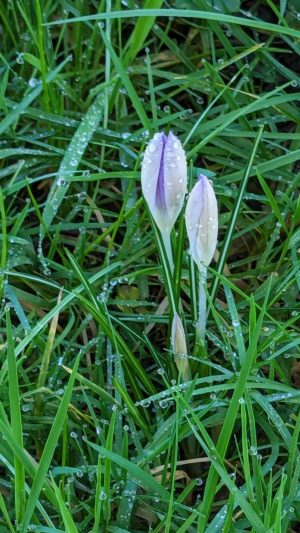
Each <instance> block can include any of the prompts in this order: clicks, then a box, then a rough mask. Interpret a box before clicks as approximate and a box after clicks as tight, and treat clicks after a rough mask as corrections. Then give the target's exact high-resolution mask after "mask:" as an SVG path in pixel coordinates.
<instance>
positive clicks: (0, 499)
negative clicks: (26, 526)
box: [0, 491, 16, 533]
mask: <svg viewBox="0 0 300 533" xmlns="http://www.w3.org/2000/svg"><path fill="white" fill-rule="evenodd" d="M0 511H1V513H2V515H3V518H4V520H5V522H6V524H7V526H8V529H9V531H11V533H15V532H16V530H15V528H14V526H13V525H12V523H11V519H10V517H9V514H8V510H7V507H6V505H5V501H4V498H3V496H2V492H1V491H0Z"/></svg>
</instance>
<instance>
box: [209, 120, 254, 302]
mask: <svg viewBox="0 0 300 533" xmlns="http://www.w3.org/2000/svg"><path fill="white" fill-rule="evenodd" d="M263 130H264V127H263V126H261V127H260V128H259V130H258V134H257V137H256V140H255V143H254V146H253V150H252V153H251V156H250V158H249V162H248V165H247V168H246V171H245V174H244V177H243V179H242V181H241V184H240V188H239V191H238V194H237V198H236V203H235V206H234V210H233V212H232V214H231V218H230V223H229V225H228V228H227V231H226V235H225V237H224V240H223V246H222V250H221V253H220V257H219V261H218V264H217V268H216V271H217V273H218V274H222V272H223V269H224V266H225V262H226V258H227V254H228V251H229V247H230V243H231V240H232V236H233V232H234V228H235V225H236V220H237V216H238V214H239V210H240V207H241V203H242V200H243V196H244V193H245V190H246V186H247V183H248V178H249V175H250V170H251V167H252V165H253V161H254V158H255V155H256V152H257V149H258V146H259V143H260V140H261V137H262V134H263ZM218 286H219V277H218V276H216V277H215V281H214V284H213V286H212V288H211V292H210V297H211V299H212V301H213V300H214V298H215V296H216V294H217V290H218Z"/></svg>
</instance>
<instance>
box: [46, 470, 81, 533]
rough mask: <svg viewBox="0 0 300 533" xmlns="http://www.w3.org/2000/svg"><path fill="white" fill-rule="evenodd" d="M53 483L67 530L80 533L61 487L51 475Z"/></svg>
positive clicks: (69, 532) (70, 532)
mask: <svg viewBox="0 0 300 533" xmlns="http://www.w3.org/2000/svg"><path fill="white" fill-rule="evenodd" d="M51 484H52V486H53V488H54V493H55V496H56V499H57V501H58V505H59V509H60V512H61V517H62V519H63V523H64V526H65V528H66V531H67V532H68V533H78V529H77V527H76V525H75V523H74V520H73V518H72V515H71V513H70V511H69V509H68V507H67V505H66V502H65V500H64V498H63V495H62V493H61V491H60V489H59V487H58V486H57V484H56V483H55V481H54V478H53V477H52V476H51Z"/></svg>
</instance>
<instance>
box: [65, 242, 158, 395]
mask: <svg viewBox="0 0 300 533" xmlns="http://www.w3.org/2000/svg"><path fill="white" fill-rule="evenodd" d="M66 254H67V256H68V258H69V261H70V263H71V264H72V266H73V269H74V272H76V274H77V276H78V278H79V279H80V281H81V282H82V285H83V287H85V289H86V291H87V293H88V295H89V297H90V300H91V301H89V300H87V299H86V298H83V297H82V296H80V294H77V298H78V299H79V300H80V301H81V302H82V303H83V304H84V305H85V306H86V307H87V308H88V309H89V311H90V312H91V313H92V315H93V316H94V317H95V318H96V319H97V320H98V321H99V323H100V324H101V327H102V328H103V330H104V331H105V334H106V335H107V336H108V338H109V339H110V340H111V342H112V343H114V342H115V343H116V344H117V347H118V350H119V352H120V353H121V354H122V355H124V356H125V357H126V358H127V359H128V362H129V363H130V365H131V366H132V368H134V370H135V372H136V375H137V376H138V377H139V378H140V380H141V382H142V383H144V386H145V387H146V390H148V391H149V393H150V394H151V393H153V392H154V390H155V389H154V387H153V385H152V383H151V381H150V379H149V378H148V376H147V374H146V372H145V371H144V369H143V367H142V365H141V363H140V361H139V359H138V358H137V357H135V356H134V354H133V353H132V351H131V350H130V349H129V347H128V345H127V343H126V342H125V341H124V339H123V338H122V337H121V335H119V334H118V333H117V331H114V330H113V329H112V327H111V323H110V320H109V317H107V309H106V308H105V306H104V305H103V304H101V303H100V302H98V300H97V298H96V296H95V294H94V291H93V288H92V286H91V284H90V282H89V280H88V279H87V278H86V276H85V274H84V272H83V270H82V269H81V267H80V266H79V265H78V263H77V261H76V259H75V258H74V257H73V256H72V254H71V253H70V252H69V251H68V250H66Z"/></svg>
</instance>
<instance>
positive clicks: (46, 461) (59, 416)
mask: <svg viewBox="0 0 300 533" xmlns="http://www.w3.org/2000/svg"><path fill="white" fill-rule="evenodd" d="M79 361H80V359H79V357H77V360H76V362H75V365H74V368H73V372H72V374H71V376H70V379H69V383H68V385H67V388H66V390H65V393H64V395H63V397H62V400H61V403H60V406H59V408H58V411H57V413H56V416H55V419H54V421H53V424H52V427H51V430H50V433H49V436H48V438H47V441H46V444H45V447H44V450H43V454H42V457H41V460H40V463H39V466H38V469H37V472H36V475H35V477H34V480H33V483H32V487H31V491H30V494H29V498H28V501H27V505H26V508H25V513H24V518H23V521H22V524H21V527H20V531H21V533H26V531H27V528H28V525H29V522H30V520H31V517H32V515H33V513H34V509H35V506H36V503H37V500H38V498H39V495H40V492H41V490H42V487H43V485H44V482H45V478H46V476H47V472H48V469H49V466H50V464H51V461H52V457H53V454H54V451H55V447H56V445H57V442H58V439H59V436H60V433H61V430H62V427H63V424H64V421H65V418H66V416H67V412H68V407H69V403H70V400H71V395H72V391H73V386H74V381H75V377H76V372H77V370H78V365H79Z"/></svg>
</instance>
